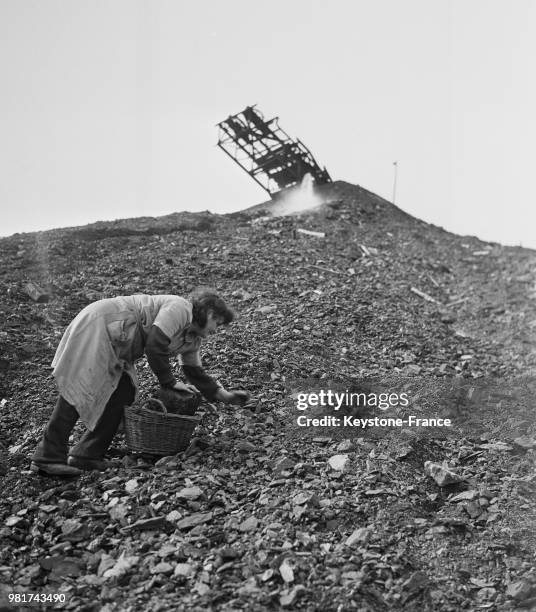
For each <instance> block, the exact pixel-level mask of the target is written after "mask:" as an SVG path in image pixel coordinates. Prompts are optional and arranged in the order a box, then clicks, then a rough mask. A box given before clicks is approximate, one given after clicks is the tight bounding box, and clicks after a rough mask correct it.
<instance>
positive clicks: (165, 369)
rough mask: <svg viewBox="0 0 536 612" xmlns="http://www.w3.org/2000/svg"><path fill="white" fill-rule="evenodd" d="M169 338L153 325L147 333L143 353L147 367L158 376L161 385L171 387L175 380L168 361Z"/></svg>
mask: <svg viewBox="0 0 536 612" xmlns="http://www.w3.org/2000/svg"><path fill="white" fill-rule="evenodd" d="M170 342H171V340H170V339H169V338H168V337H167V336H166V334H165V333H164V332H163V331H162V330H161V329H160V328H159V327H158V326H157V325H153V326H152V327H151V329H150V330H149V334H148V335H147V342H146V344H145V354H146V355H147V361H148V362H149V367H150V368H151V370H152V371H153V372H154V373H155V375H156V377H157V378H158V382H159V383H160V384H161V385H162V387H172V386H173V385H174V384H175V383H176V382H177V381H176V379H175V376H173V371H172V370H171V365H170V363H169V343H170Z"/></svg>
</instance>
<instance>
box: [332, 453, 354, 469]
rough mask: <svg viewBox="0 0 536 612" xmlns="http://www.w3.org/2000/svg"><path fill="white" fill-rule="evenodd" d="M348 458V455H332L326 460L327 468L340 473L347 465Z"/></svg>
mask: <svg viewBox="0 0 536 612" xmlns="http://www.w3.org/2000/svg"><path fill="white" fill-rule="evenodd" d="M349 459H350V457H349V456H348V455H333V457H330V458H329V459H328V463H329V466H330V467H331V469H332V470H335V471H337V472H342V471H343V470H344V468H345V467H346V465H347V464H348V461H349Z"/></svg>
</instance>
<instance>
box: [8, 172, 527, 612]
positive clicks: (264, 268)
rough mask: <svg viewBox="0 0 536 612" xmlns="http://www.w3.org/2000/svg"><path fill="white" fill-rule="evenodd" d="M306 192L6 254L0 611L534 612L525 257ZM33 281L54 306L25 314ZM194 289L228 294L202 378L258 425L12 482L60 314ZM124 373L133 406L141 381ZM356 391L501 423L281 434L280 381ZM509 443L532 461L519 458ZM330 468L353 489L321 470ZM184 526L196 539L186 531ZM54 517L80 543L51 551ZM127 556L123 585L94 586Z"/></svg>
mask: <svg viewBox="0 0 536 612" xmlns="http://www.w3.org/2000/svg"><path fill="white" fill-rule="evenodd" d="M321 197H322V201H323V202H324V203H323V204H322V205H320V206H318V207H316V208H314V209H312V210H308V211H304V212H302V213H299V214H297V213H296V214H292V215H288V216H273V215H271V203H266V204H263V205H259V206H257V207H253V208H251V209H249V210H246V211H242V212H239V213H233V214H230V215H215V214H210V213H198V214H195V213H177V214H173V215H168V216H166V217H160V218H143V219H131V220H122V221H117V222H100V223H97V224H92V225H89V226H86V227H81V228H68V229H63V230H53V231H48V232H39V233H33V234H20V235H15V236H11V237H9V238H2V239H0V257H1V272H0V316H1V319H2V328H1V331H0V351H1V357H0V375H1V379H0V399H2V398H3V400H5V401H2V403H1V404H0V415H1V420H0V440H2V443H3V446H4V462H6V463H7V464H8V466H7V471H6V472H5V475H4V476H0V479H1V484H2V490H3V491H5V492H6V493H7V494H5V495H4V496H3V497H2V499H1V500H0V508H1V509H2V517H3V520H2V521H0V551H1V552H0V594H1V593H2V588H4V591H7V590H8V589H9V588H12V587H14V588H15V589H18V590H20V591H21V592H30V591H34V592H35V591H37V590H42V589H45V590H46V589H50V590H52V591H56V592H57V591H58V589H63V590H64V591H65V593H66V594H67V596H68V601H69V602H70V609H77V610H100V609H106V610H115V609H117V610H140V609H144V610H155V611H156V610H175V609H187V610H206V609H226V610H231V609H233V610H235V609H236V610H241V609H244V610H267V609H274V610H276V609H280V607H281V606H284V607H287V608H290V609H296V610H298V609H302V610H347V609H348V610H351V609H356V610H393V609H404V610H414V609H416V608H417V607H420V608H421V609H428V610H453V611H454V610H460V609H487V610H513V609H515V607H516V605H517V604H521V603H522V604H523V605H528V606H529V607H530V605H535V604H534V602H533V600H532V599H531V598H533V597H534V595H535V593H536V576H535V575H534V573H533V571H532V565H531V564H532V563H533V559H534V552H535V547H534V536H533V526H534V522H533V521H534V500H533V492H534V487H535V486H536V484H535V482H534V465H533V457H534V454H533V450H531V449H530V446H531V440H532V439H533V437H534V433H535V432H534V419H533V416H532V410H533V403H532V396H531V394H530V393H529V392H527V389H529V390H531V389H532V387H531V384H532V383H531V382H530V381H531V380H532V379H531V378H530V377H531V376H532V375H533V373H534V367H535V365H536V351H535V346H536V345H535V343H534V333H535V330H536V273H535V263H536V252H534V251H532V250H528V249H522V248H512V247H504V246H501V245H499V244H493V243H485V242H482V241H480V240H479V239H477V238H475V237H461V236H456V235H453V234H451V233H448V232H446V231H444V230H443V229H441V228H438V227H434V226H431V225H429V224H426V223H424V222H422V221H419V220H418V219H415V218H413V217H411V216H410V215H407V214H406V213H404V212H403V211H401V210H400V209H398V208H397V207H395V206H393V205H392V204H390V203H388V202H386V201H385V200H382V199H381V198H379V197H378V196H375V195H374V194H371V193H370V192H368V191H366V190H364V189H362V188H360V187H357V186H353V185H350V184H348V183H343V182H336V183H333V184H331V185H327V186H324V187H322V188H321ZM299 230H307V231H309V232H317V233H322V234H324V236H318V235H313V234H307V233H302V232H300V231H299ZM27 281H33V282H34V283H37V284H38V285H40V286H41V287H43V288H44V289H45V290H46V291H47V292H48V294H49V296H50V300H49V301H48V302H46V303H36V302H33V301H32V300H31V299H30V298H29V297H28V296H27V294H26V293H25V291H24V284H25V282H27ZM199 285H212V286H215V287H217V288H218V289H219V290H221V292H222V293H223V294H224V296H225V297H226V298H228V299H229V301H230V302H231V303H232V305H233V307H234V308H235V309H236V311H237V315H238V316H237V320H236V322H235V323H233V325H232V326H231V327H230V328H229V329H227V330H225V331H224V332H222V333H220V334H218V335H217V336H216V337H215V338H214V339H211V340H210V341H208V342H207V343H206V348H205V351H204V362H205V365H206V367H207V369H209V370H210V371H211V373H212V374H213V375H215V376H216V377H217V378H219V379H220V380H221V381H222V383H224V384H225V385H226V386H231V387H232V386H234V387H245V388H248V389H249V390H250V391H252V392H253V393H254V395H255V396H256V398H257V410H256V411H255V412H251V413H250V412H249V411H237V410H235V409H230V408H227V407H219V412H218V414H219V416H218V417H207V418H206V419H205V421H204V430H203V431H204V434H203V435H204V436H205V437H206V441H207V442H206V444H203V445H202V447H203V450H198V451H197V452H194V451H195V449H193V450H192V453H191V454H189V456H182V455H180V456H177V457H176V458H172V459H171V460H164V461H161V462H159V463H158V464H157V467H156V468H155V467H153V463H154V462H151V461H148V460H147V459H139V460H136V459H132V457H130V456H128V455H127V454H125V447H124V443H123V440H122V437H121V436H118V439H117V444H116V450H115V451H114V452H115V454H114V456H115V457H116V466H115V467H114V468H113V469H111V470H109V471H108V472H107V473H106V474H105V475H99V474H88V475H85V476H83V477H82V478H81V479H80V481H79V482H78V483H77V484H71V483H67V484H65V483H62V482H61V481H59V480H54V479H41V478H38V477H36V476H35V475H32V474H30V473H29V472H28V471H26V470H27V468H28V464H29V455H30V454H31V452H32V450H33V448H34V447H35V445H36V443H37V441H38V439H39V436H40V433H41V430H42V427H43V425H44V423H45V422H46V420H47V418H48V416H49V414H50V411H51V408H52V406H53V403H54V398H55V387H54V382H53V380H52V378H51V376H50V369H49V365H50V362H51V360H52V357H53V354H54V350H55V347H56V345H57V343H58V341H59V339H60V337H61V334H62V332H63V330H64V328H65V326H66V325H67V324H68V323H69V321H70V320H71V319H72V317H73V316H74V315H75V314H76V313H77V312H78V311H79V310H80V309H81V308H83V307H84V306H85V305H87V304H88V303H90V302H92V301H94V300H96V299H99V298H103V297H111V296H115V295H125V294H132V293H176V294H179V295H186V294H187V293H188V292H189V291H190V290H192V289H193V288H194V287H196V286H199ZM139 365H140V367H139V372H140V379H141V381H142V387H143V396H142V397H147V395H148V393H150V391H151V390H152V388H153V386H154V379H153V377H152V375H151V373H150V370H149V369H148V367H147V365H146V363H145V362H143V361H142V362H140V364H139ZM371 377H372V378H373V379H375V380H378V379H380V380H381V379H383V380H384V381H392V380H394V381H396V380H398V379H401V380H404V381H405V382H404V384H406V385H409V387H408V388H411V385H414V388H415V389H418V390H419V394H420V397H421V398H422V397H426V394H427V393H429V394H430V396H431V395H433V394H434V390H435V389H436V386H437V388H439V387H441V385H444V384H445V381H447V382H449V384H450V381H453V380H455V381H457V382H456V384H458V385H460V384H461V385H462V386H463V385H464V384H466V383H467V384H469V383H471V384H473V383H474V384H475V385H477V384H478V383H479V381H480V382H481V383H482V381H484V382H485V384H487V385H489V386H490V387H493V388H494V389H505V390H506V391H507V392H506V395H505V398H506V399H504V401H503V400H499V402H498V404H497V406H498V412H499V417H497V418H499V420H498V421H496V422H489V423H487V424H484V427H483V431H482V432H480V433H479V434H478V435H476V434H475V435H469V433H467V435H465V436H464V435H460V436H458V437H455V438H447V439H434V438H432V439H430V438H409V439H406V438H404V437H403V436H399V435H386V436H383V437H380V438H379V439H373V438H371V437H368V436H366V435H364V434H362V435H357V434H356V435H350V434H349V435H344V436H342V437H339V438H337V439H330V438H329V436H326V435H325V434H326V432H321V433H318V432H317V433H315V432H311V431H310V430H307V431H305V430H304V429H299V428H298V429H297V428H296V427H294V426H292V423H291V422H292V421H293V419H295V416H296V410H295V407H294V406H293V403H292V401H293V400H292V399H291V398H290V397H289V393H290V392H291V391H289V383H290V382H291V381H294V380H296V379H299V380H303V379H308V380H310V379H313V380H317V381H319V384H321V383H322V381H357V382H358V383H359V381H364V380H365V379H370V378H371ZM455 377H457V378H455ZM408 380H409V382H408ZM460 381H461V382H460ZM519 381H522V382H519ZM389 384H395V383H391V382H390V383H389ZM397 384H398V383H397ZM290 386H292V385H290ZM512 390H513V391H512ZM510 391H512V393H510ZM466 399H467V398H466ZM502 401H503V403H502V404H501V402H502ZM497 406H496V407H497ZM505 409H506V410H511V411H512V415H515V418H514V417H511V418H508V416H509V415H508V413H505ZM494 414H495V413H494ZM501 414H502V419H501V418H500V416H501ZM519 436H525V437H526V440H528V442H526V444H525V446H523V445H521V446H520V444H519V443H514V442H513V440H514V439H515V438H517V437H519ZM346 438H348V440H346ZM207 444H208V447H207V448H204V447H205V446H206V445H207ZM527 449H529V450H527ZM337 454H343V455H346V456H347V464H346V467H345V471H342V472H341V471H337V470H333V469H332V468H331V467H330V465H329V463H328V460H329V459H330V458H331V457H333V456H334V455H337ZM426 460H431V461H436V462H442V461H446V462H447V463H448V465H449V467H451V468H452V469H454V470H455V471H457V472H460V473H463V477H464V478H465V480H464V481H463V483H462V484H460V485H457V486H456V487H455V488H454V489H449V488H439V487H438V486H437V485H436V484H435V482H434V481H433V480H432V479H431V478H429V477H427V476H426V475H425V473H424V470H423V463H424V461H426ZM133 479H135V480H136V486H135V487H134V486H132V487H128V491H127V490H125V482H127V481H132V480H133ZM193 485H197V486H199V488H200V489H202V492H201V493H200V494H199V495H198V496H197V497H196V498H195V499H187V498H177V497H176V496H175V494H176V492H177V491H178V490H180V489H181V488H183V487H191V486H193ZM464 491H465V492H467V494H466V495H465V497H464V496H463V495H462V497H461V498H460V499H458V500H456V499H455V494H459V493H461V492H464ZM110 500H116V501H115V502H113V504H112V503H111V502H110ZM475 500H476V501H475ZM118 504H119V506H120V508H121V510H122V511H121V512H118V511H112V509H113V508H114V507H115V506H116V505H118ZM173 510H176V511H177V512H178V513H179V514H178V515H174V516H175V519H171V518H168V519H166V520H164V518H165V517H166V516H167V517H170V515H169V513H170V512H172V511H173ZM151 516H161V517H163V522H162V524H161V525H160V526H159V527H158V528H156V529H154V530H152V531H143V532H141V533H139V532H137V531H135V530H132V529H130V528H129V525H132V524H133V523H135V522H136V521H137V520H140V519H145V518H148V517H151ZM177 516H179V517H180V519H185V518H187V517H190V516H193V517H194V520H193V522H192V524H190V525H188V524H186V526H181V525H180V524H179V526H177V522H176V521H177V520H178V519H177ZM67 519H71V520H72V521H75V522H77V521H78V523H79V524H80V526H81V534H82V535H81V536H80V538H77V537H75V538H72V537H69V536H68V535H67V536H66V535H65V532H64V531H63V532H62V526H63V525H64V524H65V520H67ZM248 519H249V520H248ZM174 520H175V522H174ZM196 520H198V521H200V522H199V523H198V524H197V525H196ZM195 525H196V526H195ZM192 527H193V528H192ZM361 527H363V528H366V529H365V531H362V532H359V533H358V535H357V536H356V537H355V538H354V540H353V541H351V543H348V537H349V536H350V535H351V534H352V533H353V532H354V531H355V530H356V529H358V528H361ZM120 553H124V554H125V555H126V556H127V557H129V558H131V559H132V562H131V567H130V569H128V570H126V571H125V574H124V575H123V576H122V577H120V578H117V579H113V578H112V579H109V578H106V577H104V576H103V573H104V570H103V567H104V566H105V565H106V564H108V565H107V566H106V567H112V566H113V564H114V563H115V562H116V561H117V559H118V557H119V554H120ZM47 556H51V557H52V559H53V561H46V557H47ZM60 557H61V559H60ZM134 559H135V560H134ZM62 563H63V565H62ZM103 563H104V565H102V564H103ZM177 563H180V564H183V565H184V564H186V565H187V569H186V565H184V567H182V569H180V570H176V567H177ZM110 564H111V565H110ZM289 567H290V568H293V569H292V570H291V571H289V569H288V568H289ZM54 568H56V569H54ZM181 572H184V575H182V574H181ZM2 585H4V587H2ZM92 602H94V603H92ZM531 602H532V603H531ZM102 606H107V607H105V608H103V607H102ZM67 609H69V605H68V606H67Z"/></svg>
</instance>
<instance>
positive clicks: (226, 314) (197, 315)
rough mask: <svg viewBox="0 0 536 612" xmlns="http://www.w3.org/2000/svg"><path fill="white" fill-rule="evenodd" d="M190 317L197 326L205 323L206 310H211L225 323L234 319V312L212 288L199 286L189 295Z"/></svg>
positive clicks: (202, 325)
mask: <svg viewBox="0 0 536 612" xmlns="http://www.w3.org/2000/svg"><path fill="white" fill-rule="evenodd" d="M191 301H192V319H193V321H194V323H197V325H199V327H205V325H206V324H207V315H208V311H209V310H212V312H213V313H214V315H215V316H217V317H221V318H222V319H223V322H224V324H225V325H227V324H228V323H230V322H231V321H232V320H233V319H234V312H233V311H232V310H231V309H230V308H229V307H228V306H227V304H226V303H225V302H224V301H223V299H222V298H221V297H220V296H219V294H218V293H216V291H215V290H214V289H211V288H210V287H200V288H199V289H196V290H195V291H194V292H193V293H192V296H191Z"/></svg>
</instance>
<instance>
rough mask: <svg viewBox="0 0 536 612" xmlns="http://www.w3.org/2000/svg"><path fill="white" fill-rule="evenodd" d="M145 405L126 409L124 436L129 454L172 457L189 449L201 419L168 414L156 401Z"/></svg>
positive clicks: (160, 403)
mask: <svg viewBox="0 0 536 612" xmlns="http://www.w3.org/2000/svg"><path fill="white" fill-rule="evenodd" d="M148 405H150V406H151V407H155V408H157V410H152V409H151V408H148V407H146V406H127V407H126V408H125V434H126V441H127V446H128V447H129V449H130V450H131V451H134V452H139V453H149V454H151V455H174V454H175V453H179V452H180V451H183V450H185V449H186V448H188V445H189V444H190V438H191V437H192V433H193V431H194V429H195V428H196V426H197V425H198V424H199V422H200V421H201V418H200V417H195V416H187V415H181V414H171V413H169V412H168V411H167V409H166V407H165V405H164V404H163V403H162V402H161V401H160V400H157V399H151V400H149V402H148Z"/></svg>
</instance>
